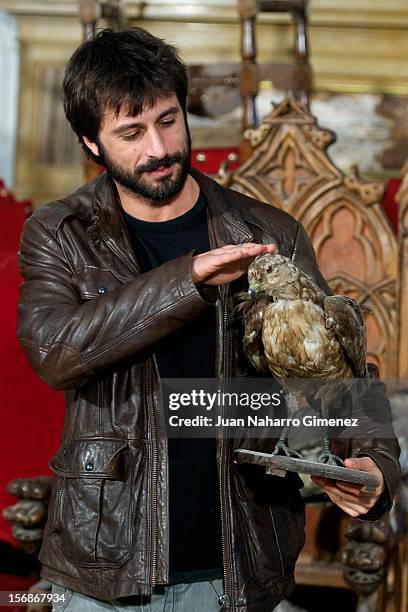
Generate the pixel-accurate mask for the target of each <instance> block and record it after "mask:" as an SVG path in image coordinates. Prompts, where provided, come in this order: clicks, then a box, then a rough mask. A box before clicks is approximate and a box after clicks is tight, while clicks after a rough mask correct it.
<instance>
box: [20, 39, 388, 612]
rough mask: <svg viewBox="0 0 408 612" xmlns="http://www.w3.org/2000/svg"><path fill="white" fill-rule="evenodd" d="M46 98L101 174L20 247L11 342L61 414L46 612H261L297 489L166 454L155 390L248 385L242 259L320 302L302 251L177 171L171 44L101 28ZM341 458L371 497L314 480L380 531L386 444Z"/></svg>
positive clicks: (220, 443)
mask: <svg viewBox="0 0 408 612" xmlns="http://www.w3.org/2000/svg"><path fill="white" fill-rule="evenodd" d="M63 91H64V104H65V111H66V115H67V118H68V120H69V121H70V123H71V126H72V128H73V130H74V131H75V133H76V134H77V135H78V137H79V140H80V142H81V143H82V145H83V147H84V149H85V151H86V152H87V154H88V155H89V156H90V157H92V158H93V159H94V160H95V161H97V162H98V163H100V164H102V165H103V166H104V167H105V168H106V170H107V173H106V174H104V175H102V176H101V177H100V178H99V179H98V180H97V181H94V182H92V183H90V184H87V185H85V186H84V187H82V188H81V189H79V190H78V191H77V192H75V193H74V194H72V195H70V196H68V197H66V198H64V199H62V200H59V201H58V202H54V203H52V204H51V205H48V206H45V207H43V208H42V209H40V210H39V211H38V212H37V213H36V214H35V215H33V216H32V217H31V219H29V221H28V222H27V224H26V226H25V230H24V233H23V236H22V240H21V256H20V257H21V269H22V274H23V276H24V284H23V286H22V293H21V303H20V307H19V329H18V336H19V338H20V341H21V343H22V345H23V347H24V349H25V351H26V354H27V356H28V358H29V359H30V361H31V363H32V365H33V367H34V368H35V369H36V371H37V372H38V374H39V375H40V376H41V377H42V378H43V379H44V380H45V381H46V382H48V383H49V384H50V385H52V386H54V387H56V388H59V389H64V390H65V392H66V402H67V410H66V417H65V424H64V432H63V441H62V445H61V448H60V450H59V451H58V452H57V454H56V455H55V456H54V457H53V459H52V460H51V463H50V465H51V467H52V469H53V471H54V472H55V474H56V476H57V477H56V484H55V488H54V490H53V494H52V498H51V501H50V506H49V516H48V522H47V526H46V530H45V534H44V544H43V547H42V551H41V553H40V559H41V561H42V563H43V571H42V575H43V576H44V577H45V578H48V579H49V580H50V581H52V582H53V583H54V584H55V586H54V589H53V592H54V594H55V595H57V596H61V597H62V598H63V599H64V601H63V602H62V604H61V603H60V604H58V603H56V604H55V605H56V609H58V605H61V606H62V609H66V610H76V609H78V610H81V611H82V610H89V611H94V612H96V611H99V610H105V609H122V608H125V609H127V610H130V609H131V610H139V609H142V607H145V608H146V609H151V610H164V609H166V610H168V609H172V610H173V609H174V610H175V609H176V608H177V610H186V611H187V610H188V611H191V610H200V611H201V610H202V611H203V612H207V611H208V612H211V611H212V610H219V609H220V607H221V606H222V607H224V608H227V609H230V610H241V611H243V610H248V611H254V612H255V611H259V612H265V611H267V610H272V609H273V608H274V607H275V606H276V605H277V604H278V602H279V601H280V600H281V599H282V598H283V597H285V596H286V595H287V594H288V593H289V592H290V591H291V590H292V589H293V586H294V581H293V571H294V566H295V562H296V559H297V556H298V554H299V552H300V550H301V548H302V546H303V541H304V518H303V505H302V500H301V498H300V494H299V491H298V488H299V479H298V478H297V477H295V476H293V475H288V476H287V477H286V478H277V477H272V476H266V475H264V473H263V472H262V470H261V471H260V470H259V469H258V468H257V467H256V466H242V465H241V466H238V465H237V464H234V463H233V450H234V448H237V447H238V446H243V445H245V446H246V447H247V448H249V447H252V448H257V449H258V450H265V451H269V452H270V451H271V450H272V449H271V447H270V444H269V445H268V441H265V440H264V441H262V440H260V441H257V440H255V441H254V440H249V441H246V442H245V441H244V442H243V441H242V440H241V441H239V440H230V439H227V438H225V437H223V436H222V434H219V436H218V437H217V440H180V439H177V440H168V441H167V440H166V435H165V424H164V418H163V407H162V406H160V404H159V402H158V384H159V377H161V378H172V377H177V378H183V377H185V378H196V377H207V378H210V377H213V376H216V377H221V378H229V377H234V376H238V375H239V376H243V375H248V374H250V370H249V365H248V364H247V363H246V364H245V362H244V360H243V359H242V347H241V343H240V338H239V334H237V333H234V329H233V325H232V322H231V316H230V315H231V310H232V303H233V297H234V295H235V293H236V292H238V291H240V290H242V289H243V288H245V286H246V285H245V283H246V276H245V274H246V271H247V269H248V265H249V263H250V262H251V261H252V260H253V258H254V257H255V256H256V255H258V254H260V253H266V252H269V253H273V252H275V251H276V249H277V248H278V249H279V251H280V252H281V253H282V254H284V255H287V256H288V257H291V258H293V259H294V260H295V261H296V262H297V264H298V265H299V266H301V267H302V269H304V270H305V271H307V272H309V273H310V274H311V275H312V276H313V277H314V278H315V280H316V282H318V283H319V285H320V286H321V287H322V288H324V289H327V285H326V284H325V281H324V279H323V278H322V276H321V274H320V272H319V270H318V268H317V264H316V260H315V256H314V253H313V249H312V247H311V245H310V242H309V240H308V238H307V236H306V234H305V232H304V230H303V228H302V227H301V226H300V225H299V224H298V223H297V222H296V221H295V220H294V219H293V218H291V217H290V216H288V215H287V214H285V213H284V212H282V211H280V210H277V209H275V208H273V207H268V206H265V205H262V204H260V203H258V202H255V201H254V200H252V199H250V198H247V197H246V196H243V195H241V194H238V193H234V192H232V191H229V190H226V189H223V188H221V187H220V186H218V185H217V184H216V183H215V182H214V181H212V180H210V179H209V178H207V177H205V176H204V175H202V174H201V173H199V172H196V171H194V170H193V169H191V168H190V137H189V131H188V126H187V122H186V94H187V79H186V69H185V66H184V65H183V63H182V62H181V61H180V59H179V57H178V55H177V52H176V50H175V49H174V48H173V47H171V46H169V45H167V44H166V43H164V42H163V41H161V40H159V39H157V38H155V37H153V36H152V35H150V34H149V33H148V32H146V31H144V30H141V29H139V28H133V29H130V30H127V31H124V32H121V33H113V32H111V31H110V30H104V31H102V32H100V33H99V34H98V35H97V37H96V39H95V40H93V41H89V42H86V43H84V44H83V45H81V47H80V48H79V49H78V50H77V51H76V52H75V53H74V55H73V57H72V58H71V60H70V61H69V63H68V66H67V69H66V73H65V78H64V85H63ZM381 393H382V397H383V398H384V399H383V403H384V410H385V411H387V410H388V408H389V406H388V404H387V400H386V399H385V396H384V392H383V391H382V392H381ZM343 451H344V453H345V455H344V456H350V455H351V454H352V453H354V455H358V457H355V458H353V459H348V460H347V461H348V465H349V466H352V465H353V467H357V468H359V469H362V470H365V471H367V472H371V473H372V474H375V475H376V476H377V477H378V480H379V483H380V484H379V486H378V488H377V490H376V491H375V492H374V493H372V494H369V495H367V494H364V493H363V492H362V491H361V490H360V487H357V486H353V485H345V484H341V483H338V484H333V483H331V482H328V481H327V482H326V481H323V480H322V481H320V483H321V484H322V486H323V487H324V488H325V489H326V491H327V492H328V495H329V497H331V499H332V500H333V501H334V502H335V503H337V504H338V505H339V506H340V507H341V508H343V509H344V510H345V511H346V512H348V513H349V514H350V515H352V516H357V515H364V516H366V517H368V518H370V517H371V518H375V517H377V516H380V515H381V514H382V513H383V512H384V511H385V510H386V509H387V508H389V507H390V500H391V498H392V495H393V493H394V491H395V488H396V484H397V481H398V475H399V471H398V445H397V443H396V442H395V441H394V440H387V441H383V442H382V441H380V440H376V441H375V443H374V442H373V441H371V440H364V441H359V448H356V446H355V445H354V444H353V443H352V442H350V444H347V446H344V448H343ZM252 468H254V469H252ZM366 513H368V514H366ZM170 601H172V602H173V606H174V607H171V605H170ZM149 606H150V607H149Z"/></svg>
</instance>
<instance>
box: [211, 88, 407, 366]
mask: <svg viewBox="0 0 408 612" xmlns="http://www.w3.org/2000/svg"><path fill="white" fill-rule="evenodd" d="M245 138H246V139H247V140H248V141H249V143H250V145H251V149H252V154H251V157H250V158H249V159H248V160H247V161H246V162H245V163H244V164H242V165H241V166H240V167H239V168H238V169H237V170H235V171H233V172H229V171H228V169H227V168H226V167H225V166H224V167H223V168H222V169H221V172H220V178H219V180H220V182H221V183H222V184H223V185H225V186H228V187H230V188H232V189H236V190H238V191H241V192H243V193H246V194H248V195H250V196H252V197H255V198H257V199H258V200H261V201H263V202H267V203H269V204H273V205H274V206H278V207H279V208H282V209H284V210H285V211H287V212H288V213H290V214H291V215H293V216H294V217H295V218H297V219H298V220H299V221H300V222H301V223H302V224H303V225H304V226H305V228H306V230H307V232H308V234H309V236H310V237H311V240H312V242H313V245H314V248H315V250H316V255H317V259H318V261H319V266H320V269H321V270H322V273H323V275H324V276H325V277H326V279H327V280H328V282H329V284H330V285H331V287H332V288H333V290H334V291H336V292H338V293H347V294H349V295H351V296H352V297H354V298H355V299H357V300H358V302H359V303H361V304H362V305H363V306H365V307H366V308H367V309H368V313H367V328H368V353H369V360H370V361H373V362H374V363H376V364H377V365H378V367H379V369H380V372H381V376H382V377H386V378H388V377H397V376H399V375H403V373H404V367H405V373H406V365H405V366H404V362H403V347H401V345H399V344H398V340H399V339H400V338H401V332H402V331H403V325H404V323H403V321H404V316H403V309H404V296H403V295H400V294H399V293H398V291H399V292H401V291H406V290H407V288H406V287H405V286H404V285H402V286H401V287H400V286H399V280H398V279H399V276H398V267H400V269H401V268H402V269H403V268H404V266H403V263H402V262H400V264H398V248H399V247H398V240H397V238H396V237H395V235H394V233H393V231H392V229H391V227H390V225H389V223H388V220H387V219H386V217H385V215H384V212H383V210H382V207H381V197H382V195H383V191H384V184H383V182H382V181H380V180H375V181H367V180H363V179H362V178H361V177H360V176H359V174H358V170H357V169H356V168H355V169H354V170H353V172H352V173H351V174H350V175H349V176H345V175H344V174H343V173H342V172H341V171H340V170H339V169H338V168H336V166H335V165H334V164H333V163H332V162H331V160H330V158H329V157H328V155H327V153H326V149H327V147H328V146H329V145H330V144H331V143H332V142H333V140H334V138H335V137H334V134H333V133H332V132H330V131H329V130H324V129H322V128H320V127H319V125H318V124H317V121H316V119H315V118H314V117H313V116H312V115H311V114H310V113H309V111H308V110H307V108H306V107H305V106H303V105H302V104H301V103H300V102H299V101H297V100H296V99H295V98H294V96H293V95H291V94H290V95H288V96H287V97H286V98H285V99H284V100H283V101H282V102H281V103H280V104H279V105H277V106H276V107H275V108H274V109H273V110H272V112H271V113H270V114H269V115H268V116H267V117H266V118H265V119H264V121H263V123H262V125H261V126H260V127H259V128H258V129H255V130H248V131H247V132H246V133H245ZM401 239H402V236H401ZM405 302H406V300H405ZM405 309H407V306H406V303H405ZM400 344H401V343H400Z"/></svg>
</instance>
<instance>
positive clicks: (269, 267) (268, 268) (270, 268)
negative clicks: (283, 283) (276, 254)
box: [266, 266, 272, 274]
mask: <svg viewBox="0 0 408 612" xmlns="http://www.w3.org/2000/svg"><path fill="white" fill-rule="evenodd" d="M266 271H267V272H268V274H269V273H270V272H272V266H268V267H267V268H266Z"/></svg>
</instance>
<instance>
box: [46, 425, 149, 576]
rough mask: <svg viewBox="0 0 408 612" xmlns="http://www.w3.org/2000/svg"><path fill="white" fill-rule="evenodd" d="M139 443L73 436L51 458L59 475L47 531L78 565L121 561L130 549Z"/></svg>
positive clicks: (113, 563) (139, 456)
mask: <svg viewBox="0 0 408 612" xmlns="http://www.w3.org/2000/svg"><path fill="white" fill-rule="evenodd" d="M142 460H143V456H142V449H141V448H137V447H135V446H134V443H133V444H132V449H131V448H130V446H129V444H128V443H127V441H124V440H120V439H117V438H102V437H100V438H77V439H73V440H70V441H69V442H66V443H64V444H63V445H62V447H61V448H60V449H59V451H58V452H57V453H56V455H55V456H54V457H53V458H52V459H51V461H50V468H51V469H52V470H53V471H54V472H55V474H56V475H57V482H56V488H55V499H54V500H53V506H52V507H53V512H52V516H51V517H50V519H49V520H50V521H51V524H50V531H51V533H57V534H59V536H60V537H61V539H62V541H63V544H64V554H66V555H67V557H69V558H71V560H72V561H74V562H75V563H77V564H79V565H81V566H95V565H97V566H102V565H103V566H119V565H122V564H123V563H124V562H125V561H126V559H127V558H128V557H129V555H130V551H131V545H132V537H133V529H132V524H133V521H132V517H133V513H134V511H133V508H134V503H135V501H134V496H135V487H136V486H137V482H138V476H139V474H140V469H139V467H140V464H141V461H142Z"/></svg>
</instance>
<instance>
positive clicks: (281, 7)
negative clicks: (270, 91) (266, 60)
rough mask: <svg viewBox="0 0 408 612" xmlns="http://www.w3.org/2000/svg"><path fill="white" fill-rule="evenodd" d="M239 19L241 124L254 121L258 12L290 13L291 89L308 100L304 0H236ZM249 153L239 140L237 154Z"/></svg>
mask: <svg viewBox="0 0 408 612" xmlns="http://www.w3.org/2000/svg"><path fill="white" fill-rule="evenodd" d="M238 12H239V16H240V20H241V58H242V61H241V73H240V92H241V99H242V128H243V130H244V131H245V130H247V129H251V128H255V127H257V125H258V118H257V114H256V105H255V100H256V96H257V93H258V81H259V66H258V64H257V61H256V56H257V49H256V39H255V26H256V19H257V16H258V14H259V13H261V12H264V13H282V12H284V13H290V14H291V16H292V19H293V22H294V25H295V61H294V71H293V88H292V89H293V91H294V92H296V94H297V96H298V98H299V100H301V101H302V102H303V103H304V104H306V105H307V104H308V102H309V92H310V89H311V85H312V70H311V66H310V63H309V50H308V31H307V24H308V0H238ZM249 155H250V148H249V147H248V146H247V144H246V142H245V140H243V141H242V142H241V147H240V157H241V160H242V161H244V160H245V159H247V158H248V157H249Z"/></svg>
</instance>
